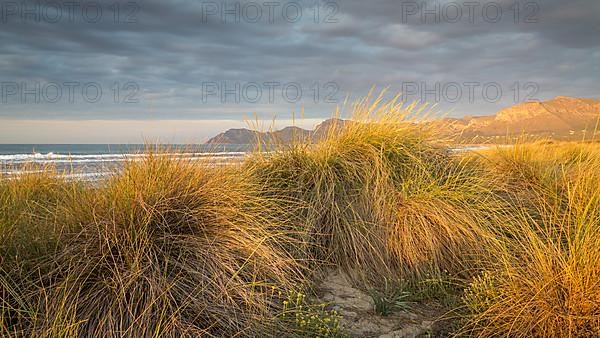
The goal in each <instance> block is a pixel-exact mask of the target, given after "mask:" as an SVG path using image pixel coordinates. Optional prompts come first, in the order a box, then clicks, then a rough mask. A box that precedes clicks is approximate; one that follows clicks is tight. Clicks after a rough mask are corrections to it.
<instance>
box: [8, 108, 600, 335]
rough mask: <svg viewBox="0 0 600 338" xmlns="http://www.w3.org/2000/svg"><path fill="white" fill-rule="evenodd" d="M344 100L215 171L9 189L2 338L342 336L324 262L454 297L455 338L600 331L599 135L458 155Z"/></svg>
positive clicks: (207, 166)
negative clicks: (298, 130)
mask: <svg viewBox="0 0 600 338" xmlns="http://www.w3.org/2000/svg"><path fill="white" fill-rule="evenodd" d="M353 108H354V109H353V115H352V116H351V120H352V121H351V122H348V121H345V122H344V121H341V120H338V121H337V122H336V123H337V125H336V126H334V127H333V128H330V129H329V130H325V131H321V133H320V134H319V135H318V137H315V138H313V139H312V140H309V139H304V140H297V141H295V142H293V143H292V144H288V145H281V144H274V145H270V149H272V151H270V152H269V153H255V154H252V155H251V156H249V158H248V159H247V160H246V161H244V162H243V163H241V164H234V165H231V166H227V167H223V166H215V165H212V164H211V163H207V162H205V161H190V160H189V159H188V160H186V159H183V158H181V157H178V156H177V155H176V154H173V155H168V154H164V153H161V152H160V151H159V152H158V153H157V151H156V150H149V151H148V153H147V154H146V156H145V157H144V158H143V160H137V161H130V162H127V163H126V164H125V168H124V169H123V170H122V171H119V172H115V173H114V174H113V175H111V176H110V177H108V178H107V179H106V180H104V181H102V182H99V183H98V184H93V185H88V184H85V183H81V182H75V181H73V180H68V179H66V178H65V177H63V176H61V175H60V174H55V170H52V168H32V170H29V171H28V172H29V173H28V174H24V175H19V176H16V177H10V178H6V177H4V178H2V179H1V180H0V202H1V204H0V262H1V263H2V266H1V268H0V336H6V337H74V336H80V337H123V336H127V337H182V336H183V337H186V336H188V337H195V336H218V337H220V336H240V337H256V336H297V337H304V336H315V335H319V336H343V335H344V332H343V328H342V327H341V326H340V323H339V319H340V318H339V315H338V314H337V313H335V312H332V311H331V310H330V309H329V308H327V305H315V304H310V302H309V301H308V299H310V297H306V296H305V292H304V290H307V291H308V292H309V293H310V290H311V286H313V285H314V284H315V283H318V281H319V278H320V276H321V275H322V274H323V273H326V271H327V270H328V269H332V268H333V269H341V270H343V271H345V272H346V273H347V274H348V275H350V276H351V277H352V281H353V282H354V284H355V285H356V286H357V287H359V288H362V289H364V290H365V291H372V292H375V291H373V290H376V289H379V290H380V291H382V290H383V288H384V287H385V292H391V294H402V295H406V297H408V298H407V299H415V298H416V294H415V295H411V294H410V293H411V292H414V293H419V295H420V296H419V297H421V298H423V297H425V298H426V297H443V295H439V293H440V292H452V293H459V294H462V304H458V303H449V304H448V306H451V307H454V308H455V310H456V313H458V314H460V315H462V316H463V320H461V321H460V323H461V324H463V325H462V327H458V329H457V330H456V332H455V334H456V335H467V336H478V337H496V336H509V337H513V336H514V337H586V336H587V337H595V336H598V335H599V334H600V323H599V318H600V190H599V189H600V188H599V187H600V174H599V173H600V147H599V145H598V144H597V143H594V142H587V143H552V142H537V143H533V144H524V143H520V144H516V145H512V146H509V147H503V148H497V149H494V148H492V149H489V150H485V151H479V152H477V153H472V152H471V153H454V152H452V150H451V149H450V148H449V147H448V146H447V145H446V144H444V142H441V141H440V140H437V139H436V137H435V136H436V131H435V130H432V129H430V126H428V125H430V124H425V123H419V121H418V118H419V117H421V118H423V117H424V116H425V117H426V115H427V113H426V109H427V108H426V107H420V108H419V107H417V106H416V105H409V106H405V105H402V104H399V103H397V102H396V100H392V101H384V100H383V99H382V97H378V98H374V99H372V98H366V99H364V100H361V101H359V102H357V104H355V105H354V107H353ZM446 280H450V281H451V284H447V285H446V284H444V286H443V287H442V288H438V289H439V290H442V291H439V290H438V289H435V290H434V289H433V286H432V289H431V290H421V289H419V287H420V288H427V285H430V284H431V283H430V282H431V281H446ZM415 286H416V287H417V288H414V287H415ZM390 288H391V289H390ZM394 288H397V289H394ZM463 289H464V291H463ZM411 290H412V291H411ZM428 295H429V296H428ZM450 298H452V299H455V298H456V297H454V298H453V297H448V299H450Z"/></svg>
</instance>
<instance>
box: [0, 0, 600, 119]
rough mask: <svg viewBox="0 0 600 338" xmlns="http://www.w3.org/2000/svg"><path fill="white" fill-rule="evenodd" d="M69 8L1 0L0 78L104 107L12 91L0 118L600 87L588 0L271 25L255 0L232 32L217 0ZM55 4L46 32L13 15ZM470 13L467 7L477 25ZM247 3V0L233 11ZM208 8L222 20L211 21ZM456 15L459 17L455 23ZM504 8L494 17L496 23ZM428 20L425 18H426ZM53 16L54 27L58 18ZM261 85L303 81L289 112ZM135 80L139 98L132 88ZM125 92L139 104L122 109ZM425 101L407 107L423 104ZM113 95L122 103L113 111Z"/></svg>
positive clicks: (349, 4)
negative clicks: (453, 88) (85, 91)
mask: <svg viewBox="0 0 600 338" xmlns="http://www.w3.org/2000/svg"><path fill="white" fill-rule="evenodd" d="M66 2H67V1H64V2H63V1H12V2H11V1H4V2H3V8H2V10H3V12H2V15H3V16H2V22H0V41H1V42H2V48H1V49H0V76H1V79H2V80H1V81H2V82H3V83H17V84H19V85H20V84H21V83H25V84H26V86H27V88H29V89H31V88H33V87H34V86H35V84H36V83H40V84H41V86H44V84H47V83H49V82H54V83H59V84H62V83H65V82H77V83H80V84H81V85H80V86H79V87H78V88H77V91H81V87H82V86H83V84H85V83H90V82H92V83H95V84H97V85H98V86H100V87H101V89H102V99H101V100H99V101H98V102H94V103H89V102H87V101H86V100H84V99H83V98H82V97H81V95H75V96H76V97H75V99H74V102H73V103H71V102H68V100H66V96H67V89H66V88H64V87H63V88H62V91H63V97H62V99H61V100H60V101H59V102H57V103H51V102H48V100H47V99H46V98H45V97H42V98H41V101H42V102H40V103H35V102H32V101H34V97H35V95H28V96H27V95H26V96H25V101H26V102H25V103H23V102H21V101H22V98H21V95H20V94H21V93H20V92H19V93H16V94H12V95H8V96H7V97H6V102H2V103H0V105H1V110H0V117H4V118H15V119H16V118H39V119H45V118H64V119H115V118H117V119H118V118H128V119H157V118H170V119H177V118H182V119H184V118H185V119H227V118H240V117H241V116H242V115H243V114H245V113H253V112H256V113H259V114H260V113H263V114H266V115H269V116H270V114H275V113H278V114H279V116H289V115H290V114H291V112H292V111H296V112H299V110H300V109H301V108H302V107H305V108H306V114H307V116H309V117H326V116H328V115H329V114H330V112H331V111H332V110H333V109H334V108H335V103H332V102H330V101H331V100H326V99H337V100H339V101H340V102H341V101H343V99H344V97H345V95H347V94H350V95H351V96H352V97H356V96H358V95H363V94H365V93H366V92H368V90H369V89H370V88H371V87H372V86H375V87H376V88H384V87H389V88H390V91H401V90H402V89H406V88H405V87H406V84H407V83H412V84H417V85H419V86H424V87H422V88H424V89H432V88H433V89H434V90H435V88H436V84H437V83H439V84H440V85H441V86H443V85H444V84H448V83H458V84H459V85H460V87H462V89H463V90H466V89H467V88H465V87H464V85H463V84H464V83H466V82H477V83H480V84H481V85H484V84H487V83H497V84H498V85H499V86H500V87H501V89H502V90H503V95H502V97H501V98H499V100H498V102H489V101H490V100H486V99H485V98H483V97H482V95H481V86H479V87H478V89H477V92H476V94H475V97H474V100H473V102H470V100H468V99H467V97H466V95H465V94H466V93H463V96H464V98H462V99H461V100H458V102H456V103H451V102H447V101H448V100H445V98H444V97H443V95H442V97H436V94H429V95H426V96H425V99H427V100H433V101H436V100H437V101H440V102H441V104H440V108H441V109H442V110H450V109H453V110H454V112H455V113H456V114H465V113H468V114H485V113H492V112H494V111H495V110H497V109H498V107H499V105H510V104H513V103H514V102H513V101H514V95H513V94H514V93H513V91H511V89H510V88H511V86H513V85H514V84H515V83H517V87H519V88H521V89H520V90H521V91H523V92H522V93H521V92H520V93H519V94H521V95H519V99H520V100H522V99H523V96H526V94H530V90H529V89H527V90H526V89H525V88H524V87H525V85H526V84H527V83H530V82H531V83H534V84H535V85H536V86H537V90H536V97H535V98H538V99H547V98H550V97H552V96H556V95H574V96H592V97H593V96H596V95H598V93H597V92H595V91H594V89H595V88H597V87H598V83H599V82H600V75H599V74H600V69H599V67H600V66H599V64H600V62H598V61H599V60H600V20H598V19H597V17H598V15H600V2H595V1H587V0H580V1H568V2H567V1H559V0H544V1H541V0H538V1H510V0H496V1H495V2H490V1H484V2H468V1H455V2H452V1H394V0H385V1H376V2H375V1H360V0H355V1H338V2H337V3H336V4H335V6H334V5H331V4H330V5H327V3H326V2H321V3H320V6H319V11H318V12H316V10H315V7H314V6H313V4H314V1H299V2H293V1H284V2H278V5H277V6H276V7H275V9H274V14H273V19H274V20H273V22H270V20H269V19H270V17H269V16H270V15H269V14H270V13H269V12H268V7H266V6H265V2H261V1H258V2H256V3H257V4H258V5H259V6H260V7H261V10H262V18H261V19H260V20H259V21H258V22H257V23H251V22H247V21H251V20H247V19H252V17H253V15H254V13H253V12H252V11H250V12H249V13H246V14H248V16H244V15H243V14H244V13H243V12H242V16H241V17H240V22H239V23H237V22H235V18H234V16H233V15H227V16H226V22H223V20H222V17H221V15H220V14H221V8H219V6H221V4H222V2H221V1H216V2H212V1H204V2H202V1H159V0H151V1H147V0H145V1H138V2H130V3H128V2H126V1H120V2H119V10H118V13H119V17H118V23H116V22H115V20H114V19H115V16H114V14H115V11H116V10H115V8H116V7H115V1H114V0H113V1H110V0H109V1H93V2H92V1H84V0H83V1H79V3H80V5H79V6H77V7H76V9H75V10H74V13H73V14H74V16H73V20H72V21H73V22H70V21H71V20H69V19H70V18H69V13H68V12H67V10H68V9H67V7H65V5H64V4H65V3H66ZM49 3H55V4H58V5H59V6H61V13H62V17H61V19H60V20H58V22H56V23H52V22H48V21H52V20H46V19H47V18H46V17H44V16H42V17H41V18H40V19H41V20H40V22H35V21H34V18H33V16H32V15H28V16H25V20H23V18H22V17H21V15H20V13H13V12H12V11H10V10H11V9H13V8H14V7H10V6H12V5H11V4H15V5H17V7H19V10H20V8H21V7H22V6H23V8H26V9H32V8H37V12H38V14H39V13H40V12H41V11H42V9H43V8H46V7H44V6H45V5H46V4H49ZM90 3H93V4H100V7H101V8H102V15H101V17H100V19H99V20H98V22H95V23H91V22H88V21H90V20H87V21H86V20H85V19H86V18H87V19H90V17H91V18H92V19H93V17H94V16H95V12H94V10H93V9H94V8H91V9H90V11H89V12H88V16H87V17H83V14H82V10H83V8H84V7H85V6H86V5H88V4H90ZM286 3H288V4H289V3H292V5H294V6H291V5H288V7H289V8H290V11H289V12H288V14H289V13H291V17H288V18H285V17H283V15H282V8H283V7H284V5H285V4H286ZM466 3H469V4H471V5H470V6H474V12H473V15H472V16H470V13H468V10H469V7H468V6H466ZM473 3H475V4H473ZM36 4H37V6H38V7H34V6H35V5H36ZM214 4H216V5H217V7H214ZM247 4H248V1H245V2H241V3H240V9H242V8H243V6H244V5H247ZM296 4H298V5H300V6H301V8H302V14H303V15H302V17H301V18H300V19H299V21H298V22H289V21H292V20H286V19H293V17H294V14H295V13H294V9H295V8H296ZM234 6H235V2H233V1H229V2H228V3H227V8H229V9H231V8H235V7H234ZM326 6H328V7H326ZM436 6H437V7H436ZM48 8H50V7H48ZM215 8H218V11H217V13H215V14H212V12H210V10H213V9H215ZM248 8H250V7H248ZM438 8H439V10H437V9H438ZM455 8H459V9H460V10H461V11H462V16H461V17H460V18H459V19H456V20H455V13H454V12H452V10H453V9H455ZM483 8H488V11H487V13H484V12H483V11H482V10H483ZM138 9H139V11H137V10H138ZM250 9H252V8H250ZM498 9H499V10H500V11H501V13H502V14H501V16H500V19H499V20H498V21H497V22H493V21H494V20H493V19H495V16H496V15H497V13H496V12H495V11H496V10H498ZM517 9H518V12H516V10H517ZM7 10H9V12H7ZM203 10H204V11H203ZM423 10H425V11H429V13H430V14H426V15H425V16H422V13H423ZM432 10H433V11H437V17H436V14H431V11H432ZM444 10H446V12H444ZM48 13H49V14H48V15H47V16H50V19H52V18H53V15H52V14H53V12H52V11H51V10H50V12H48ZM132 13H135V15H133V16H131V17H129V19H133V20H135V21H136V22H131V23H126V22H123V21H124V20H126V19H127V18H128V15H129V14H132ZM317 13H318V14H317ZM517 13H518V15H517ZM315 18H316V19H317V20H316V21H318V22H315ZM326 19H328V20H326ZM324 21H331V22H324ZM266 82H278V83H280V84H281V85H283V84H286V83H292V82H294V83H298V84H299V85H300V86H301V89H302V91H303V93H302V98H301V99H300V100H299V101H298V102H295V103H293V102H292V103H290V102H287V101H286V98H284V97H282V93H281V85H280V87H278V91H277V92H276V93H275V97H274V102H273V103H271V102H269V100H268V96H269V93H268V90H269V89H268V88H267V87H265V86H263V84H264V83H266ZM114 83H118V85H119V86H118V88H119V91H118V93H117V92H115V87H114ZM129 83H133V84H135V86H137V88H134V87H127V88H126V87H125V85H126V84H129ZM203 83H204V84H206V83H211V84H213V83H216V84H218V85H221V84H222V83H225V84H226V85H227V87H228V88H234V86H235V83H239V84H240V86H243V85H244V84H248V83H257V84H259V85H261V90H262V97H261V100H260V102H257V103H251V102H248V100H244V97H241V98H240V101H241V102H239V103H236V102H235V97H234V95H229V96H227V97H226V102H225V103H222V102H221V97H220V95H219V94H220V93H217V94H216V95H213V96H210V97H207V98H206V100H203V96H202V91H203ZM315 83H317V84H318V86H317V87H318V89H319V90H318V93H317V92H316V87H315ZM8 89H13V88H8ZM204 89H206V87H205V88H204ZM133 93H136V94H135V95H134V96H133V97H134V98H135V99H137V100H138V102H137V103H124V102H123V101H125V100H126V97H127V96H128V95H130V94H133ZM3 94H5V93H4V92H3ZM334 94H335V95H334ZM420 94H421V92H419V93H416V94H414V95H413V96H411V97H410V99H419V98H421V95H420ZM438 94H439V93H438ZM115 95H116V96H118V99H117V101H118V103H115V102H113V101H114V100H113V99H114V96H115ZM50 96H51V95H50ZM92 96H93V95H92ZM250 96H251V95H250ZM328 96H331V97H328ZM438 96H439V95H438ZM315 98H316V101H317V102H315ZM3 99H4V97H3ZM203 101H206V102H203ZM288 101H294V100H288Z"/></svg>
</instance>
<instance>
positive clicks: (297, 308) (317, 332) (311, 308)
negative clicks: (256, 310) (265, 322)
mask: <svg viewBox="0 0 600 338" xmlns="http://www.w3.org/2000/svg"><path fill="white" fill-rule="evenodd" d="M280 318H281V320H282V321H283V322H284V323H290V324H291V325H292V326H293V327H295V329H294V330H293V333H292V336H293V337H345V336H346V335H345V334H344V332H343V330H342V328H341V326H340V319H341V316H340V315H339V314H338V313H337V311H336V310H329V309H327V307H326V304H311V303H309V302H307V300H306V295H305V294H303V293H301V292H289V293H288V296H287V299H285V300H284V301H283V311H282V313H281V316H280Z"/></svg>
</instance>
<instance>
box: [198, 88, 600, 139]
mask: <svg viewBox="0 0 600 338" xmlns="http://www.w3.org/2000/svg"><path fill="white" fill-rule="evenodd" d="M599 118H600V100H595V99H584V98H575V97H568V96H557V97H555V98H554V99H552V100H548V101H544V102H526V103H521V104H517V105H515V106H512V107H508V108H505V109H502V110H500V111H498V112H497V113H496V115H491V116H467V117H463V118H443V119H440V120H436V121H432V122H428V123H430V124H432V125H433V126H434V127H436V129H438V130H439V131H440V136H450V135H452V136H457V137H458V138H459V139H461V140H466V141H473V142H489V141H494V140H496V139H499V138H503V137H505V136H507V135H523V134H524V135H528V136H543V137H551V138H556V139H581V138H582V137H583V136H584V134H585V135H587V136H590V135H591V133H592V132H594V130H595V127H596V124H597V123H598V119H599ZM348 122H349V121H348V120H340V119H329V120H325V121H324V122H323V123H321V124H319V125H318V126H317V127H316V128H315V129H314V130H306V129H302V128H298V127H286V128H283V129H281V130H277V131H272V132H257V131H252V130H249V129H229V130H227V131H226V132H223V133H221V134H219V135H217V136H215V137H213V138H211V139H210V140H209V141H208V142H207V143H208V144H255V143H257V140H259V139H260V140H262V141H263V142H272V141H276V142H281V143H289V142H290V141H291V140H293V139H300V138H301V139H308V138H310V139H311V140H316V139H319V138H321V137H323V136H324V135H326V134H327V132H328V131H329V130H330V129H331V128H332V127H334V126H337V127H341V126H343V125H344V123H348ZM598 132H600V131H598Z"/></svg>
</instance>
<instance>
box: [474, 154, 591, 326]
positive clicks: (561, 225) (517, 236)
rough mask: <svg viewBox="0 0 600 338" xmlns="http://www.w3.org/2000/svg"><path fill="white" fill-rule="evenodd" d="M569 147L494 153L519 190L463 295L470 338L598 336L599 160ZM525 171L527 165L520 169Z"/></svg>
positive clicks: (496, 167) (516, 191)
mask: <svg viewBox="0 0 600 338" xmlns="http://www.w3.org/2000/svg"><path fill="white" fill-rule="evenodd" d="M597 154H599V153H598V148H597V147H594V146H590V145H574V144H563V145H555V144H534V145H519V146H517V147H515V148H514V149H512V150H502V151H500V152H497V153H496V154H494V155H495V156H497V157H498V158H499V159H498V158H497V159H496V160H498V161H499V162H494V163H495V164H496V166H495V167H494V169H495V170H498V164H501V165H500V168H502V170H507V171H509V172H508V173H505V176H507V177H511V179H512V180H516V181H517V182H513V184H515V185H516V186H520V187H521V190H515V191H514V192H513V194H514V195H516V197H515V201H516V205H515V208H514V212H515V214H517V218H516V222H514V223H513V224H511V227H510V228H507V227H505V228H504V230H503V233H500V234H499V235H498V237H499V239H500V240H501V241H502V247H501V248H500V249H497V250H494V251H492V252H491V257H490V258H491V259H490V260H489V265H488V271H487V272H486V273H485V274H484V275H483V276H481V277H479V278H477V279H476V280H475V281H474V282H473V283H472V284H471V287H470V288H469V289H467V291H466V294H465V302H466V304H467V306H468V308H469V309H470V310H471V311H472V316H471V318H470V322H469V324H468V326H467V329H468V330H470V332H471V333H472V334H475V335H478V336H483V337H491V336H511V337H595V336H598V335H599V334H600V179H599V178H600V176H599V175H598V172H600V157H598V156H597ZM524 168H527V169H526V170H525V169H524Z"/></svg>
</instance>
